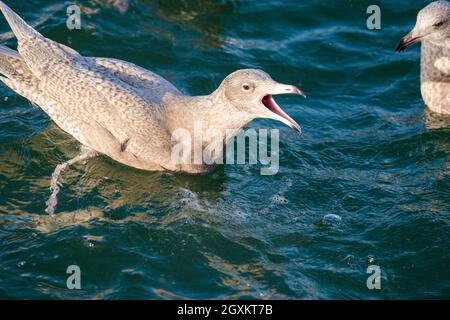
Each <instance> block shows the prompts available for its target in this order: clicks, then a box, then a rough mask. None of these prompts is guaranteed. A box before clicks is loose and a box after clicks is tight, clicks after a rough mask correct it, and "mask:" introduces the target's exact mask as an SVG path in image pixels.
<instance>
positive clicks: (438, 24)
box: [433, 21, 444, 28]
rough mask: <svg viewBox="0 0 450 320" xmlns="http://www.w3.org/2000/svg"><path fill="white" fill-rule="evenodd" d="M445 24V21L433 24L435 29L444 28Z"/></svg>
mask: <svg viewBox="0 0 450 320" xmlns="http://www.w3.org/2000/svg"><path fill="white" fill-rule="evenodd" d="M443 24H444V21H440V22H437V23H435V24H433V27H436V28H439V27H442V25H443Z"/></svg>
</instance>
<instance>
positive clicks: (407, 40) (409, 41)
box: [395, 31, 421, 52]
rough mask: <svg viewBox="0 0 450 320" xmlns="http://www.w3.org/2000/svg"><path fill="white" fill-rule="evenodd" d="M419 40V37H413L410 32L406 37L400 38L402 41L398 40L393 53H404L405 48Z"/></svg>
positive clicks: (412, 33)
mask: <svg viewBox="0 0 450 320" xmlns="http://www.w3.org/2000/svg"><path fill="white" fill-rule="evenodd" d="M420 39H421V37H419V36H415V35H414V32H413V31H411V32H410V33H408V34H407V35H406V36H404V37H403V38H402V40H400V42H399V43H398V45H397V47H396V48H395V51H397V52H402V51H405V50H406V48H408V47H409V46H410V45H413V44H414V43H417V42H419V41H420Z"/></svg>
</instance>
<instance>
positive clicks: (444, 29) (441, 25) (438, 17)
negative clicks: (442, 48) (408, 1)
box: [395, 1, 450, 52]
mask: <svg viewBox="0 0 450 320" xmlns="http://www.w3.org/2000/svg"><path fill="white" fill-rule="evenodd" d="M448 39H450V2H448V1H435V2H432V3H430V4H429V5H427V6H426V7H425V8H423V9H422V10H420V12H419V14H418V15H417V21H416V25H415V26H414V29H413V30H412V31H411V32H410V33H408V34H407V35H406V36H405V37H403V39H402V40H400V42H399V44H398V45H397V48H396V49H395V50H396V51H398V52H400V51H404V50H405V49H406V48H407V47H409V46H410V45H412V44H414V43H417V42H419V41H423V40H429V41H431V42H433V43H435V44H439V43H442V42H443V41H446V40H448Z"/></svg>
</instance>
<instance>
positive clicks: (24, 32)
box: [0, 0, 40, 40]
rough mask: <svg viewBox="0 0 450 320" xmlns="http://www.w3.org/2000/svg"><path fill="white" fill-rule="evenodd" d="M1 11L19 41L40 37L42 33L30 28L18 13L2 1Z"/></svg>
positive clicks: (0, 2) (0, 3)
mask: <svg viewBox="0 0 450 320" xmlns="http://www.w3.org/2000/svg"><path fill="white" fill-rule="evenodd" d="M0 11H1V12H2V13H3V15H4V16H5V18H6V21H7V22H8V24H9V26H10V27H11V29H12V31H13V33H14V35H15V36H16V38H17V39H18V40H21V39H23V38H30V37H36V36H40V33H39V32H37V31H36V30H34V29H33V28H32V27H31V26H29V25H28V24H27V23H26V22H25V21H24V20H23V19H22V18H21V17H20V16H19V15H18V14H17V13H15V12H14V11H13V10H12V9H11V8H10V7H8V6H7V5H6V4H5V3H4V2H3V1H1V0H0Z"/></svg>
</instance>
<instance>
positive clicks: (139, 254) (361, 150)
mask: <svg viewBox="0 0 450 320" xmlns="http://www.w3.org/2000/svg"><path fill="white" fill-rule="evenodd" d="M7 2H8V1H7ZM113 2H114V1H100V0H98V1H94V0H92V1H79V3H81V4H82V10H83V12H84V14H83V16H82V19H83V21H82V22H83V29H82V30H81V31H71V32H69V31H68V30H67V29H66V27H65V10H66V8H67V6H68V5H69V4H70V2H63V3H61V2H57V1H50V0H46V1H44V0H28V1H13V4H12V2H11V1H9V2H8V3H10V4H11V5H12V7H13V8H14V9H15V10H17V11H18V12H19V13H20V14H21V15H22V16H24V17H25V19H26V20H27V21H29V22H32V23H35V24H37V25H38V30H40V31H41V32H42V33H44V34H45V35H46V36H48V37H51V38H53V39H55V40H57V41H59V42H62V43H65V44H68V45H70V46H72V47H74V48H75V49H77V50H78V51H80V52H81V53H82V54H85V55H93V56H108V57H115V58H120V59H124V60H128V61H132V62H134V63H137V64H139V65H141V66H143V67H146V68H148V69H151V70H153V71H155V72H158V73H160V74H162V75H163V76H165V77H166V78H167V79H169V80H170V81H172V82H173V83H175V84H176V85H177V86H178V87H179V88H181V89H182V90H184V91H185V92H188V93H190V94H207V93H209V92H211V91H212V90H213V89H215V88H216V86H217V85H218V83H219V82H220V81H221V80H222V78H223V77H224V76H225V75H227V74H228V73H230V72H231V71H234V70H235V69H238V68H244V67H245V68H248V67H252V68H253V67H257V68H262V69H264V70H265V71H267V72H268V73H270V74H271V75H272V77H273V78H274V79H276V80H279V81H281V82H285V83H292V84H296V85H298V86H300V87H301V88H302V89H304V91H305V92H306V93H307V94H308V99H307V100H303V99H299V98H297V97H280V98H277V100H278V101H279V103H280V105H282V106H283V108H284V109H285V110H286V111H287V112H288V113H289V114H290V115H292V116H293V118H294V119H295V120H297V122H299V123H300V124H301V126H302V128H303V135H302V136H298V135H296V134H294V132H293V131H292V130H290V129H289V128H287V127H284V126H282V125H281V124H279V123H275V122H273V121H265V120H258V121H255V122H252V123H251V124H250V125H249V126H248V127H252V128H261V127H271V128H279V129H280V130H281V131H280V137H281V141H280V157H281V158H280V159H281V163H280V172H279V173H278V174H277V175H275V176H261V175H260V174H259V172H260V171H259V169H260V167H259V166H249V165H245V166H242V165H241V166H238V165H236V166H231V165H230V166H222V167H219V169H218V170H217V171H215V172H214V173H213V174H211V175H209V176H201V177H195V176H179V175H173V174H171V173H150V172H143V171H139V170H134V169H131V168H128V167H126V166H123V165H120V164H118V163H116V162H114V161H112V160H109V159H106V158H99V159H95V160H91V161H89V162H88V163H86V164H78V165H75V166H74V167H72V168H71V169H70V170H68V171H66V172H65V173H64V176H63V179H62V182H63V187H62V189H61V193H60V202H59V205H58V208H57V212H58V216H57V218H54V219H49V218H48V216H46V215H45V213H44V209H45V201H46V199H47V198H48V197H49V195H50V191H49V182H50V177H51V173H52V171H53V169H54V168H55V166H56V165H57V164H58V163H60V162H62V161H65V160H67V159H69V158H71V157H73V156H74V155H76V154H77V152H78V149H79V145H78V143H77V142H76V141H74V140H73V139H72V138H71V137H70V136H68V135H66V134H65V133H64V132H62V131H61V130H60V129H58V128H57V127H56V126H55V125H54V124H52V122H51V121H50V120H49V119H48V117H47V116H46V115H45V114H44V113H43V112H42V111H41V110H40V109H38V108H35V107H32V106H31V105H30V103H29V102H27V101H26V100H25V99H23V98H21V97H19V96H17V95H16V94H14V93H13V92H11V91H10V90H8V89H7V88H5V87H4V86H1V87H0V101H1V107H0V192H1V196H0V270H1V273H0V297H1V298H75V299H79V298H83V299H91V298H107V299H116V298H138V299H144V298H145V299H153V298H163V299H166V298H169V299H170V298H201V299H204V298H220V299H221V298H263V299H264V298H281V299H283V298H288V299H299V298H300V299H302V298H320V299H331V298H339V299H341V298H344V299H347V298H366V299H380V298H389V299H400V298H401V299H403V298H450V268H449V264H450V250H449V247H450V245H449V243H450V242H449V226H450V212H449V207H450V194H449V187H450V177H449V154H450V153H449V150H450V142H449V127H450V125H449V121H448V119H445V118H437V117H433V116H432V115H431V114H429V112H426V111H424V105H423V102H422V99H421V97H420V93H419V89H418V88H419V47H418V46H416V47H414V48H412V49H411V50H408V51H407V52H406V53H404V54H395V53H394V52H393V49H394V47H395V45H396V43H397V41H398V40H399V39H400V37H402V36H403V35H404V34H406V32H408V31H409V29H410V28H411V27H412V25H413V23H414V17H415V13H416V12H417V10H418V9H419V8H421V7H423V6H424V5H425V4H426V1H414V2H411V1H407V0H402V1H381V2H380V5H381V8H382V30H379V31H369V30H367V29H366V28H365V26H366V18H367V15H366V8H367V7H368V5H370V4H372V3H371V2H370V1H326V2H325V1H319V0H308V1H301V2H300V1H298V2H297V1H285V0H283V1H278V0H271V1H201V0H197V1H175V0H172V1H150V0H146V1H140V0H134V1H133V0H132V1H131V4H130V8H129V10H128V11H127V12H126V13H124V14H121V13H120V12H119V10H118V9H117V8H114V7H113V6H112V4H113ZM7 31H9V29H8V28H7V26H6V24H5V23H4V21H3V20H2V22H1V26H0V32H1V33H2V34H1V38H2V39H3V40H2V43H7V44H9V45H14V39H9V38H8V37H9V35H8V34H6V32H7ZM72 264H76V265H79V266H80V268H81V272H82V290H79V291H76V290H75V291H71V290H68V289H67V288H66V279H67V277H68V275H67V274H66V268H67V267H68V266H69V265H72ZM369 265H378V266H379V267H380V268H381V271H382V278H381V286H382V289H381V290H368V289H367V287H366V280H367V277H368V276H369V275H368V274H367V273H366V271H367V268H368V266H369Z"/></svg>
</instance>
